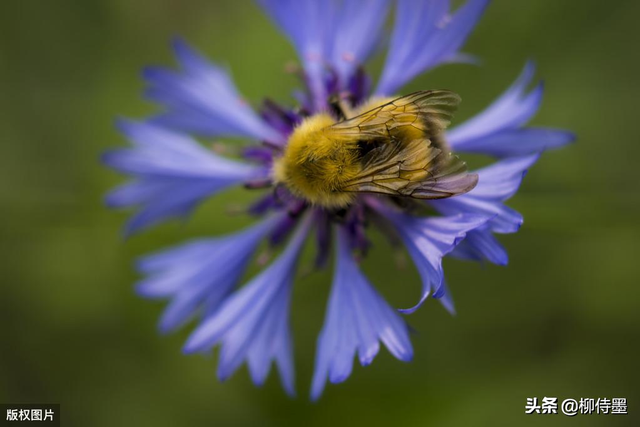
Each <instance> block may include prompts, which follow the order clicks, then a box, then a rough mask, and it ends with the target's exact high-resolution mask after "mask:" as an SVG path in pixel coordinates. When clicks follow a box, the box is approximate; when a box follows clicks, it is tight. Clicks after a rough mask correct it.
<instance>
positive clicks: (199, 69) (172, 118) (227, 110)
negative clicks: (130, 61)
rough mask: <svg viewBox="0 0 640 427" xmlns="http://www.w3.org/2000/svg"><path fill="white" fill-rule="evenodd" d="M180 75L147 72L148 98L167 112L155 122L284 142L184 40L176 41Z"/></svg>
mask: <svg viewBox="0 0 640 427" xmlns="http://www.w3.org/2000/svg"><path fill="white" fill-rule="evenodd" d="M173 47H174V51H175V54H176V57H177V58H178V61H179V63H180V65H181V67H182V70H181V71H180V72H176V71H172V70H168V69H166V68H161V67H149V68H147V69H145V71H144V73H143V76H144V79H145V80H146V81H147V83H148V85H149V86H148V88H147V90H146V92H145V93H146V96H147V97H148V98H149V99H151V100H153V101H156V102H158V103H160V104H162V105H163V106H164V107H165V108H166V111H165V112H164V113H162V114H160V115H159V116H157V117H155V118H154V119H152V121H153V122H155V123H159V124H161V125H164V126H168V127H170V128H174V129H178V130H181V131H186V132H193V133H195V134H198V135H202V136H236V137H246V138H253V139H258V140H263V141H269V142H271V143H274V144H282V143H284V141H285V140H286V139H285V137H284V136H283V135H282V134H280V133H279V132H277V131H276V130H275V129H273V128H272V127H271V126H269V125H268V124H267V123H266V122H265V121H263V120H262V119H261V118H260V117H259V116H258V115H257V114H256V113H255V112H254V111H253V110H252V109H251V107H250V106H249V105H248V104H247V102H246V101H244V99H243V98H242V97H241V95H240V94H239V93H238V90H237V89H236V87H235V85H234V83H233V81H232V79H231V77H230V76H229V74H228V72H227V71H226V70H224V69H222V68H221V67H219V66H217V65H214V64H213V63H211V62H209V61H208V60H207V59H205V58H204V57H203V56H201V55H200V54H198V53H197V52H195V51H194V50H193V49H191V48H190V47H189V46H188V45H187V44H186V43H185V42H184V41H182V40H179V39H178V40H175V41H174V43H173Z"/></svg>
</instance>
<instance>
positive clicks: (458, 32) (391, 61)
mask: <svg viewBox="0 0 640 427" xmlns="http://www.w3.org/2000/svg"><path fill="white" fill-rule="evenodd" d="M488 3H489V0H468V1H467V2H466V3H465V4H464V5H463V6H461V7H460V8H459V9H458V10H457V11H456V12H455V13H454V14H453V15H450V14H449V7H450V6H449V1H448V0H432V1H424V0H399V1H398V7H397V9H396V20H395V25H394V29H393V34H392V36H391V45H390V47H389V53H388V54H387V59H386V62H385V66H384V69H383V71H382V77H381V78H380V81H379V83H378V88H377V89H376V94H377V95H390V94H393V93H395V92H396V91H397V90H398V89H399V88H400V87H401V86H403V85H404V84H406V83H407V82H409V80H411V79H413V78H414V77H415V76H417V75H418V74H421V73H423V72H425V71H427V70H428V69H431V68H433V67H436V66H437V65H439V64H441V63H443V62H449V61H450V60H452V59H453V58H455V57H456V55H457V53H458V50H459V49H460V48H461V47H462V45H463V44H464V42H465V40H466V39H467V37H468V35H469V33H471V30H472V29H473V27H474V26H475V25H476V23H477V22H478V20H479V19H480V17H481V16H482V13H483V11H484V9H485V8H486V6H487V4H488Z"/></svg>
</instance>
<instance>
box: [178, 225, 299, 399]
mask: <svg viewBox="0 0 640 427" xmlns="http://www.w3.org/2000/svg"><path fill="white" fill-rule="evenodd" d="M310 219H311V216H310V215H307V216H306V218H305V219H304V220H303V221H302V224H301V225H300V226H299V227H298V230H297V231H296V234H295V235H294V236H293V238H292V239H291V241H290V243H289V244H288V246H287V248H286V249H285V251H284V252H283V253H282V255H280V257H279V258H278V259H277V260H276V261H274V262H273V263H272V264H271V265H270V266H269V267H268V268H267V269H266V270H264V271H262V272H261V273H260V274H259V275H258V276H256V277H255V278H253V279H252V280H251V281H250V282H249V283H248V284H246V285H245V286H244V287H242V288H241V289H240V290H238V291H236V292H235V293H234V294H232V295H231V296H230V297H229V298H228V299H227V300H226V301H225V302H224V303H223V305H222V306H221V307H220V309H219V310H218V311H216V312H215V313H213V314H212V315H211V316H210V317H209V318H207V319H205V320H204V321H203V322H202V323H201V324H200V326H198V328H196V330H195V331H194V332H193V333H192V334H191V336H190V337H189V339H188V340H187V343H186V344H185V346H184V351H185V352H186V353H193V352H201V351H207V350H209V349H211V348H212V347H213V346H215V345H216V344H220V346H221V350H220V361H219V364H218V377H219V378H220V380H224V379H226V378H228V377H229V376H231V375H232V374H233V373H234V372H235V371H236V370H237V368H238V367H239V366H240V365H241V364H242V362H243V361H244V360H246V361H247V362H248V364H249V368H250V371H251V376H252V379H253V381H254V382H255V383H256V384H257V385H260V384H262V383H263V382H264V380H265V379H266V377H267V375H268V372H269V365H270V362H271V361H272V360H275V361H276V364H277V365H278V368H279V370H280V374H281V378H282V382H283V386H284V388H285V390H286V391H287V393H289V394H293V393H294V386H293V366H292V357H291V336H290V331H289V302H290V298H291V288H292V284H293V274H294V270H295V266H296V262H297V259H298V255H299V254H300V250H301V248H302V244H303V243H304V240H305V237H306V235H307V232H308V230H309V227H310V223H311V221H310Z"/></svg>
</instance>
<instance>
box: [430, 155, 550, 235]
mask: <svg viewBox="0 0 640 427" xmlns="http://www.w3.org/2000/svg"><path fill="white" fill-rule="evenodd" d="M538 158H539V155H535V154H534V155H529V156H524V157H513V158H509V159H505V160H501V161H499V162H496V163H494V164H493V165H490V166H488V167H485V168H483V169H480V170H478V171H476V173H477V174H478V184H477V185H476V187H475V188H474V189H473V190H471V191H470V192H468V193H467V194H463V195H461V196H456V197H450V198H448V199H442V200H431V201H430V204H431V205H432V206H433V207H435V208H436V209H437V210H438V211H439V212H441V213H442V214H445V215H456V214H460V213H468V214H476V215H485V216H492V218H491V219H490V220H489V222H488V223H487V224H488V226H489V227H490V228H491V230H492V231H495V232H497V233H515V232H516V231H517V230H518V229H519V228H520V226H521V225H522V216H521V215H520V214H519V213H518V212H516V211H514V210H513V209H511V208H509V207H507V206H505V205H504V203H503V202H504V201H505V200H507V199H509V198H511V196H513V195H514V194H515V192H516V191H517V190H518V188H519V187H520V184H521V183H522V179H523V178H524V175H525V174H526V172H527V169H528V168H529V167H531V166H532V165H533V164H534V163H535V162H536V161H537V160H538Z"/></svg>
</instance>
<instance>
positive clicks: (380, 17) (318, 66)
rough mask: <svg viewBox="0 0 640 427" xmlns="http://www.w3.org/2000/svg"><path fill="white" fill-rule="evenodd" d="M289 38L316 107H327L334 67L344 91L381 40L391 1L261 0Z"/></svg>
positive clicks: (259, 0) (259, 1)
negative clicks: (329, 78)
mask: <svg viewBox="0 0 640 427" xmlns="http://www.w3.org/2000/svg"><path fill="white" fill-rule="evenodd" d="M258 3H260V5H262V7H263V8H264V10H265V11H266V13H267V14H268V15H269V16H270V17H271V18H272V19H273V21H274V22H275V23H276V24H277V25H278V26H279V27H280V29H281V30H282V31H283V32H284V33H285V34H286V35H287V37H289V39H290V40H291V42H292V43H293V45H294V46H295V48H296V50H297V52H298V55H299V56H300V58H301V60H302V63H303V65H304V68H305V72H306V76H307V79H308V84H309V89H310V90H311V93H312V95H313V103H314V105H313V107H314V108H315V109H317V110H319V109H323V108H325V106H326V98H327V87H326V81H327V78H328V74H327V68H328V67H331V68H333V69H334V70H335V71H336V73H337V75H338V78H339V87H340V89H341V90H343V89H345V88H346V87H347V84H348V83H349V81H350V80H351V78H352V77H353V76H354V74H355V70H356V68H357V67H358V66H359V65H362V64H363V63H364V62H365V61H366V59H367V58H368V57H369V55H370V54H371V53H372V52H373V49H374V47H375V46H376V45H377V43H378V41H379V39H380V33H381V29H382V26H383V24H384V22H385V20H386V17H387V12H388V9H389V4H390V0H371V1H369V2H367V4H366V6H365V5H363V3H362V1H361V0H343V1H329V2H319V1H316V0H258Z"/></svg>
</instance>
